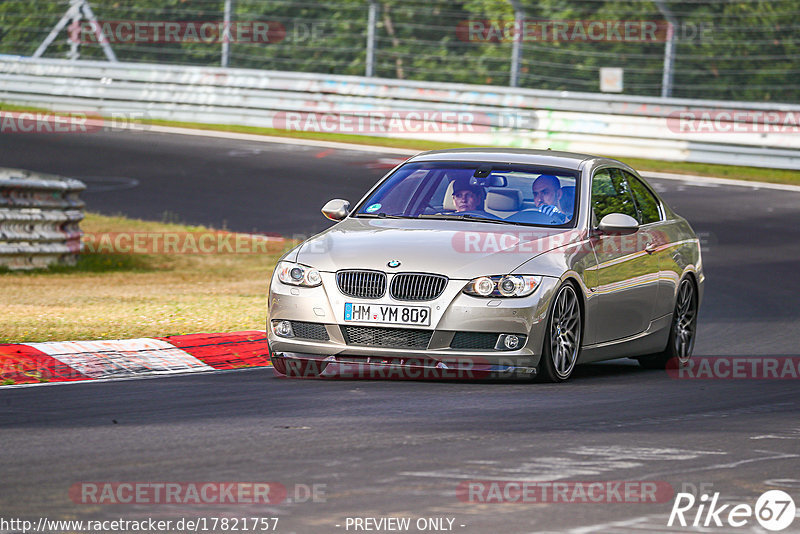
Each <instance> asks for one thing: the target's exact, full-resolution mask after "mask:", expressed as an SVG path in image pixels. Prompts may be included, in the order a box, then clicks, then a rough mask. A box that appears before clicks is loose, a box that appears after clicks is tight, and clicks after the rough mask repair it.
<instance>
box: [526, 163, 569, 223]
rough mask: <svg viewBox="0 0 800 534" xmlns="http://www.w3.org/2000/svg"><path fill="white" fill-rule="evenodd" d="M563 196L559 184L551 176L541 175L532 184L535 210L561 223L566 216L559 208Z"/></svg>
mask: <svg viewBox="0 0 800 534" xmlns="http://www.w3.org/2000/svg"><path fill="white" fill-rule="evenodd" d="M563 194H564V192H563V191H562V190H561V182H560V181H559V179H558V178H557V177H555V176H553V175H552V174H542V175H541V176H539V177H538V178H537V179H536V180H534V182H533V203H534V205H535V206H536V208H537V209H538V210H539V211H541V212H542V213H544V214H545V215H549V216H552V217H553V218H557V219H560V220H561V221H562V222H563V221H565V220H566V219H567V214H566V213H564V212H563V211H562V210H561V208H559V202H560V200H561V196H562V195H563Z"/></svg>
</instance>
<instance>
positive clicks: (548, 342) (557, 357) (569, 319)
mask: <svg viewBox="0 0 800 534" xmlns="http://www.w3.org/2000/svg"><path fill="white" fill-rule="evenodd" d="M582 335H583V322H582V320H581V306H580V301H579V300H578V293H577V292H576V291H575V288H574V287H573V286H572V284H569V283H567V284H564V285H562V286H561V287H560V288H559V289H558V292H557V293H556V296H555V297H554V298H553V301H552V302H551V303H550V310H549V311H548V314H547V331H546V333H545V340H544V347H543V350H542V358H541V361H540V362H539V367H538V372H537V376H538V378H539V380H541V381H543V382H563V381H565V380H567V379H568V378H569V377H570V375H571V374H572V371H573V369H575V363H576V362H577V361H578V356H579V355H580V351H581V341H582Z"/></svg>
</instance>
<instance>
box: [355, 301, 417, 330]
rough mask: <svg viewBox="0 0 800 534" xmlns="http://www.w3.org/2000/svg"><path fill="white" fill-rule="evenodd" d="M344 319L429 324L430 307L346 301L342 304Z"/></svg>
mask: <svg viewBox="0 0 800 534" xmlns="http://www.w3.org/2000/svg"><path fill="white" fill-rule="evenodd" d="M344 320H345V321H361V322H365V323H390V324H413V325H419V326H430V324H431V309H430V308H427V307H425V306H392V305H387V304H354V303H352V302H347V303H345V305H344Z"/></svg>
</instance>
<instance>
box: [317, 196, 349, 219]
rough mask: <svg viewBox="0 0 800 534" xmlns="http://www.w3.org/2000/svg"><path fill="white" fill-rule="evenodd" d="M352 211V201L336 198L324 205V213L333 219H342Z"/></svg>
mask: <svg viewBox="0 0 800 534" xmlns="http://www.w3.org/2000/svg"><path fill="white" fill-rule="evenodd" d="M348 213H350V202H348V201H347V200H342V199H341V198H335V199H333V200H329V201H328V202H327V203H326V204H325V205H324V206H322V214H323V215H324V216H325V217H327V218H328V219H330V220H332V221H341V220H342V219H344V218H345V217H347V214H348Z"/></svg>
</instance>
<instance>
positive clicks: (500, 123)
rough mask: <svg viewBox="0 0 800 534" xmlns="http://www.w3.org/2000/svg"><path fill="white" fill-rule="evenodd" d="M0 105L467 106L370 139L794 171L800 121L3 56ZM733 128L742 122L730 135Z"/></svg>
mask: <svg viewBox="0 0 800 534" xmlns="http://www.w3.org/2000/svg"><path fill="white" fill-rule="evenodd" d="M0 101H5V102H10V103H15V104H21V105H30V106H37V107H43V108H47V109H52V110H57V111H87V112H89V111H90V112H98V113H100V114H102V115H104V116H107V117H115V116H116V117H118V119H119V120H120V125H124V123H125V122H126V121H128V120H129V119H130V118H136V117H139V118H151V119H165V120H176V121H188V122H199V123H208V124H238V125H245V126H261V127H281V126H282V121H281V120H280V118H281V117H282V115H283V114H284V113H285V112H303V113H308V112H313V113H332V114H342V115H358V114H365V113H370V112H375V111H383V112H387V111H400V112H402V111H419V112H424V111H436V112H447V111H449V112H456V113H471V114H473V116H474V117H475V122H474V125H475V126H478V127H477V128H475V131H471V132H470V131H459V132H454V133H444V132H441V131H434V132H431V131H426V130H425V129H422V131H404V132H398V131H389V132H386V133H379V132H368V135H373V136H375V135H385V136H391V137H405V138H415V139H431V140H436V141H444V142H454V143H457V142H461V143H471V144H480V145H486V146H512V147H521V148H552V149H554V150H568V151H573V152H589V153H599V154H609V155H617V156H623V157H647V158H656V159H665V160H674V161H693V162H703V163H723V164H736V165H748V166H756V167H776V168H787V169H800V135H798V133H800V126H796V127H794V128H792V124H796V119H797V117H800V106H797V105H788V104H764V103H753V102H724V101H696V100H685V99H676V98H648V97H634V96H626V95H606V94H592V93H568V92H558V91H543V90H535V89H519V88H505V87H494V86H480V85H464V84H444V83H436V84H432V83H427V82H414V81H405V80H391V79H379V78H364V77H358V76H332V75H322V74H311V73H295V72H277V71H260V70H248V69H222V68H207V67H189V66H173V65H153V64H144V63H141V64H140V63H105V62H99V61H67V60H56V59H47V60H45V59H36V60H33V59H30V58H23V57H12V56H3V57H0ZM687 111H689V112H696V113H698V114H699V113H701V112H703V111H710V112H711V114H712V115H711V116H712V117H713V118H714V120H715V121H718V122H715V124H714V125H713V126H714V128H712V131H707V130H703V131H691V130H690V131H681V130H680V129H678V128H676V127H675V124H676V114H677V113H679V112H687ZM719 112H746V113H747V112H749V113H751V114H754V113H755V114H760V115H759V116H760V117H761V116H763V123H764V124H763V125H762V127H760V128H750V127H748V124H747V123H746V121H747V120H749V119H741V118H736V117H735V116H733V113H731V114H730V115H731V116H730V117H727V118H726V117H722V118H720V116H719V115H715V114H716V113H719ZM768 112H772V114H769V113H768ZM787 117H788V120H789V127H788V128H787V127H784V122H783V121H785V120H787ZM751 118H752V115H751ZM276 119H277V120H276ZM792 121H795V122H794V123H793V122H792ZM110 124H111V125H112V126H113V125H114V122H111V123H110ZM737 126H743V128H739V129H738V130H736V131H734V129H735V127H737ZM739 130H742V131H739ZM748 130H752V131H748ZM354 133H359V132H354Z"/></svg>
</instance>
